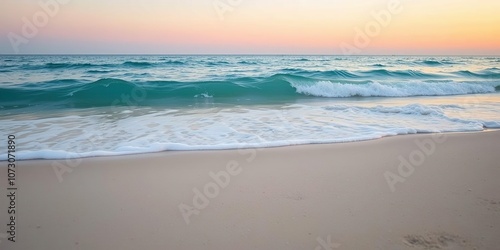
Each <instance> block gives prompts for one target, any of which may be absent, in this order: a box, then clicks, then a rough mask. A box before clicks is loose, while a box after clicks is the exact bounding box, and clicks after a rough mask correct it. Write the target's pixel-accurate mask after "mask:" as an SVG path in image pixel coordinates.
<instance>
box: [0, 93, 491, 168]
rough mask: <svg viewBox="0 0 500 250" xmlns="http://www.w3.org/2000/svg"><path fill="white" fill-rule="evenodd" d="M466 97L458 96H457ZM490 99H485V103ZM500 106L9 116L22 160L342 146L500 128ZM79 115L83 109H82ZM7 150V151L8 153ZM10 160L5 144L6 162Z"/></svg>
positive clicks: (7, 126)
mask: <svg viewBox="0 0 500 250" xmlns="http://www.w3.org/2000/svg"><path fill="white" fill-rule="evenodd" d="M457 99H458V98H457ZM480 103H483V102H480ZM499 106H500V104H498V103H494V102H492V103H486V102H484V104H476V103H473V104H467V103H465V104H446V103H445V104H426V105H424V104H417V103H412V104H407V105H398V104H387V103H382V104H380V103H378V104H371V103H365V104H362V103H357V104H355V105H351V104H335V105H332V104H331V103H330V104H327V105H323V104H309V105H305V104H301V105H297V104H295V105H289V106H266V107H258V106H257V107H231V108H217V109H216V108H213V109H185V110H182V109H179V110H168V109H167V110H152V109H151V108H143V109H141V108H136V109H134V110H133V112H129V109H127V110H123V112H116V110H115V111H114V112H109V113H103V112H102V110H100V111H99V110H96V111H95V113H93V114H92V113H89V111H85V113H83V111H82V113H77V114H73V115H69V116H62V117H52V118H40V117H32V116H29V117H24V118H23V119H19V117H18V118H17V119H4V120H2V123H0V130H1V131H9V133H12V134H15V135H16V137H17V139H16V145H17V150H16V157H17V159H38V158H42V159H67V158H69V159H71V158H80V157H90V156H109V155H123V154H135V153H147V152H159V151H165V150H210V149H213V150H215V149H236V148H254V147H276V146H287V145H298V144H312V143H337V142H350V141H360V140H369V139H377V138H380V137H384V136H389V135H401V134H415V133H423V132H457V131H480V130H483V129H484V127H488V128H499V127H500V107H499ZM75 112H76V111H75ZM1 150H4V151H1ZM5 159H6V151H5V149H0V160H5Z"/></svg>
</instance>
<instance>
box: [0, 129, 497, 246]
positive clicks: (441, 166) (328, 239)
mask: <svg viewBox="0 0 500 250" xmlns="http://www.w3.org/2000/svg"><path fill="white" fill-rule="evenodd" d="M499 141H500V131H498V130H495V129H494V130H485V131H478V132H453V133H441V134H440V133H438V134H434V133H430V134H410V135H405V136H389V137H383V138H380V139H375V140H367V141H358V142H348V143H334V144H310V145H294V146H284V147H273V148H258V149H255V148H254V149H241V150H237V149H236V150H213V151H212V150H207V151H205V150H204V151H166V152H165V151H164V152H158V153H146V154H135V155H121V156H104V157H89V158H76V159H68V160H21V161H18V162H17V164H18V168H17V171H18V172H17V178H18V183H17V186H18V187H19V190H18V196H17V201H16V206H17V211H18V212H19V213H18V214H19V215H18V216H19V218H18V220H17V221H16V223H17V224H16V230H17V241H16V243H11V242H8V241H4V239H2V238H0V240H1V242H0V245H4V244H6V245H8V246H7V247H6V248H8V249H34V248H36V249H110V248H111V249H114V248H120V249H137V248H146V249H202V248H203V249H227V248H232V249H234V248H237V249H255V248H258V249H263V248H265V249H283V248H286V249H315V248H316V249H430V248H435V249H474V248H476V249H494V248H495V247H496V246H498V245H499V244H500V239H499V238H498V237H497V235H498V234H499V233H500V182H499V181H498V179H500V165H499V162H500V155H499V154H498V149H497V148H498V142H499ZM2 165H3V164H2ZM54 166H55V167H54ZM0 169H5V168H0ZM55 169H59V173H58V172H57V171H56V170H55ZM6 178H7V172H6V171H1V172H0V179H2V180H4V179H6ZM0 185H1V186H0V187H1V188H3V189H4V190H5V189H6V188H7V186H6V183H5V182H1V183H0ZM0 207H8V203H7V197H6V196H3V197H2V198H0ZM6 219H7V212H6V211H4V212H1V213H0V223H5V224H7V223H8V221H7V220H6ZM0 236H2V235H0ZM327 247H329V248H327ZM2 248H3V246H2Z"/></svg>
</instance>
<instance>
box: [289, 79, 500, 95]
mask: <svg viewBox="0 0 500 250" xmlns="http://www.w3.org/2000/svg"><path fill="white" fill-rule="evenodd" d="M496 86H498V85H497V84H492V83H484V84H481V83H466V82H439V83H437V82H406V83H383V84H382V83H379V82H370V83H366V84H347V83H337V82H331V81H318V82H316V83H314V84H305V83H300V84H297V83H292V87H294V88H295V89H296V91H297V93H300V94H305V95H311V96H319V97H352V96H363V97H369V96H379V97H407V96H446V95H462V94H478V93H493V92H495V87H496Z"/></svg>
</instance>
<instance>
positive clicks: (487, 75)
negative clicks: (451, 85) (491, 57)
mask: <svg viewBox="0 0 500 250" xmlns="http://www.w3.org/2000/svg"><path fill="white" fill-rule="evenodd" d="M453 74H456V75H460V76H467V77H474V78H482V79H500V72H492V70H482V71H481V72H472V71H469V70H461V71H456V72H453Z"/></svg>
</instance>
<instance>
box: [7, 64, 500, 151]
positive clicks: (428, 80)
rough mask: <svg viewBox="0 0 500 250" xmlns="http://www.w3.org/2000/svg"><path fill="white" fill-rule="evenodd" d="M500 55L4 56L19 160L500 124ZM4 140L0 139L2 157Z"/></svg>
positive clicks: (329, 139)
mask: <svg viewBox="0 0 500 250" xmlns="http://www.w3.org/2000/svg"><path fill="white" fill-rule="evenodd" d="M499 65H500V57H459V56H452V57H435V56H432V57H431V56H425V57H424V56H287V55H284V56H278V55H273V56H257V55H256V56H246V55H241V56H239V55H230V56H223V55H214V56H210V55H192V56H191V55H186V56H180V55H175V56H174V55H171V56H170V55H133V56H132V55H95V56H94V55H82V56H77V55H36V56H35V55H34V56H23V55H11V56H10V55H4V56H0V75H1V78H0V131H1V134H2V136H3V137H4V141H6V140H7V137H8V135H14V136H15V137H16V157H17V159H65V158H76V157H90V156H108V155H123V154H135V153H147V152H159V151H170V150H210V149H237V148H253V147H275V146H287V145H300V144H313V143H341V142H351V141H361V140H371V139H378V138H381V137H385V136H393V135H405V134H415V133H439V132H465V131H482V130H484V129H489V128H500V66H499ZM6 159H7V147H6V146H5V147H2V148H0V160H6Z"/></svg>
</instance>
